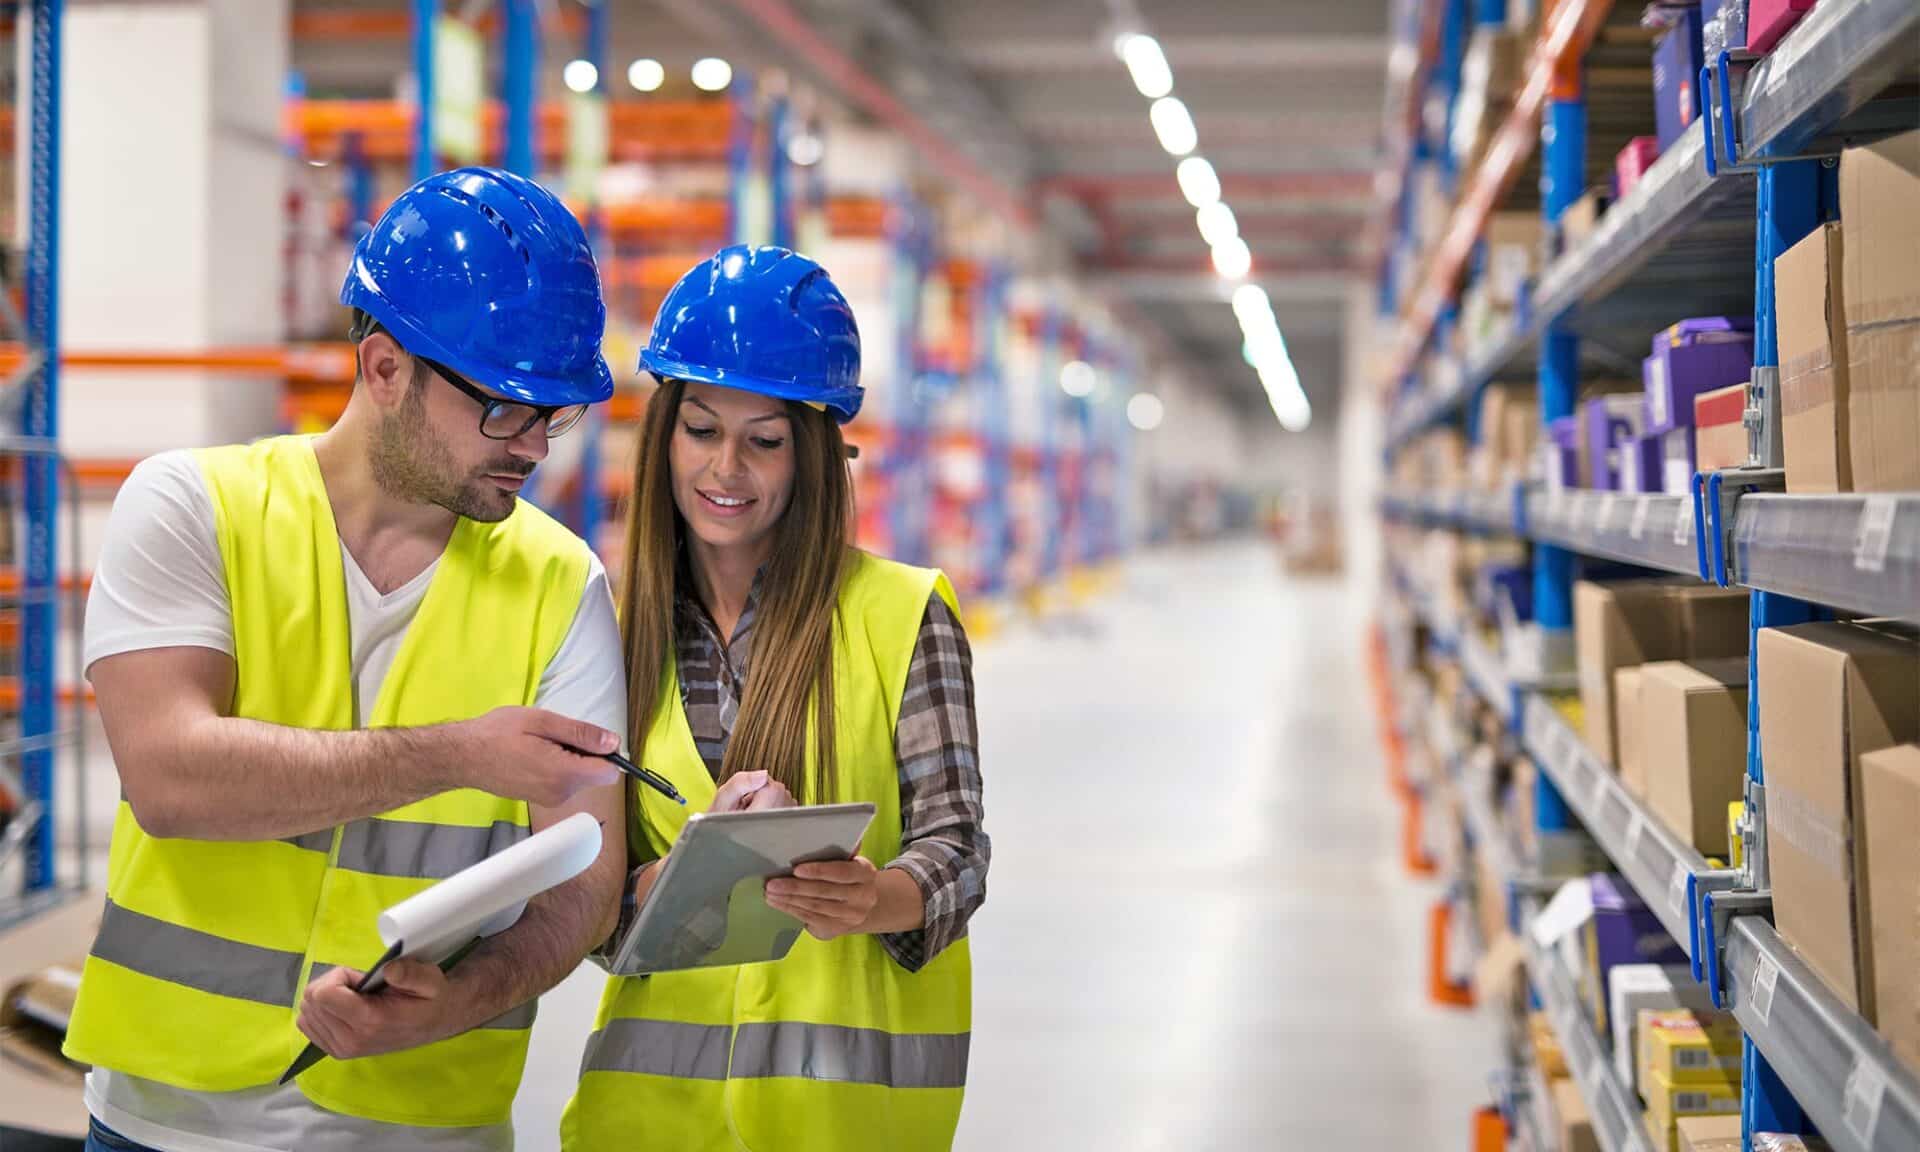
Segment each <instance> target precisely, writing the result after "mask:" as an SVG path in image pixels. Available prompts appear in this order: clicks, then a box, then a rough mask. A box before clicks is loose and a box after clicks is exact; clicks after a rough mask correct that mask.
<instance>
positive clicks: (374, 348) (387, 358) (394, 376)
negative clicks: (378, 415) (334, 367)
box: [359, 332, 413, 408]
mask: <svg viewBox="0 0 1920 1152" xmlns="http://www.w3.org/2000/svg"><path fill="white" fill-rule="evenodd" d="M359 358H360V380H361V382H362V383H363V384H365V385H366V387H367V391H368V394H369V395H371V396H372V397H373V400H374V403H376V404H377V405H379V406H380V407H382V408H390V407H393V406H394V405H397V404H399V403H400V401H401V400H403V399H405V398H406V395H407V387H408V385H410V384H411V383H412V382H413V358H412V357H411V356H409V355H407V353H406V352H405V351H403V350H402V349H401V347H400V345H399V344H398V343H396V342H395V341H394V339H393V337H391V336H389V335H387V334H386V333H385V332H375V333H374V334H373V335H371V336H369V337H367V338H366V339H365V340H362V341H360V348H359Z"/></svg>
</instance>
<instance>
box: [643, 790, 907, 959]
mask: <svg viewBox="0 0 1920 1152" xmlns="http://www.w3.org/2000/svg"><path fill="white" fill-rule="evenodd" d="M873 813H874V807H873V805H871V804H823V805H818V806H814V807H807V808H774V809H769V810H764V811H759V812H722V813H718V814H714V813H696V814H695V815H693V816H690V817H688V818H687V822H686V824H684V825H682V826H681V829H680V837H679V839H677V840H676V841H674V845H673V851H672V852H670V853H668V855H667V863H666V866H665V867H664V868H663V869H662V870H661V872H660V876H659V878H658V879H657V880H655V881H654V884H653V890H652V891H651V892H649V893H648V894H647V902H646V903H645V904H643V905H641V907H640V914H639V915H638V916H636V917H634V922H633V926H632V927H631V928H629V929H628V930H627V935H626V938H625V939H623V940H622V941H621V942H620V948H619V950H618V951H617V952H615V953H614V958H613V963H612V965H611V966H610V967H609V971H611V972H612V973H613V974H614V975H616V976H643V975H646V974H649V973H653V972H672V971H679V970H682V969H687V968H714V967H720V966H724V965H732V964H765V963H768V962H771V961H774V960H779V959H782V958H784V957H785V956H786V954H787V953H788V952H790V951H792V949H793V945H794V942H795V941H796V940H798V939H799V938H800V933H801V932H803V931H805V930H806V929H805V927H804V926H803V925H802V924H801V923H800V921H798V920H796V919H794V918H793V917H791V916H789V915H787V914H786V913H784V912H780V911H776V910H775V909H774V908H772V907H770V906H769V905H768V904H767V898H766V882H767V881H768V880H770V879H772V878H774V877H777V876H790V875H792V874H793V870H794V868H796V867H798V866H799V865H801V864H810V863H815V862H818V861H822V860H850V859H852V858H853V856H854V854H855V853H857V852H858V851H859V850H860V840H861V837H863V836H865V835H866V832H867V825H869V824H871V823H872V822H873Z"/></svg>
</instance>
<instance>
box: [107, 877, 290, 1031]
mask: <svg viewBox="0 0 1920 1152" xmlns="http://www.w3.org/2000/svg"><path fill="white" fill-rule="evenodd" d="M93 955H94V956H96V957H98V958H99V959H101V960H105V961H107V962H108V963H110V964H118V965H119V966H120V967H122V968H126V969H130V970H132V971H134V972H138V973H140V974H141V975H143V976H151V977H153V978H154V979H155V980H165V981H167V982H168V983H170V984H180V985H183V986H185V987H188V988H193V989H197V990H198V991H201V992H211V993H213V994H214V995H215V996H231V997H233V998H234V999H236V1000H252V1001H254V1002H256V1003H260V1004H272V1005H275V1006H276V1007H289V1006H291V1005H292V1004H293V1003H294V998H295V996H296V995H297V994H298V993H299V990H300V964H301V961H302V960H303V959H305V958H304V957H302V956H301V955H300V953H298V952H281V951H279V950H278V949H274V948H261V947H259V946H257V945H254V944H242V943H240V942H239V941H237V940H228V939H226V938H225V937H221V936H215V935H213V934H211V933H208V932H200V931H197V930H195V929H192V928H183V927H181V926H180V925H178V924H169V923H167V922H166V921H165V920H156V919H155V918H153V917H152V916H147V915H144V914H142V913H139V912H135V911H132V910H130V909H127V908H122V907H120V906H119V905H118V904H115V903H114V902H113V901H111V900H109V901H107V909H106V913H105V915H104V916H103V917H102V918H101V920H100V935H99V936H97V937H95V938H94V941H93Z"/></svg>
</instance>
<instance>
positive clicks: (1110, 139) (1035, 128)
mask: <svg viewBox="0 0 1920 1152" xmlns="http://www.w3.org/2000/svg"><path fill="white" fill-rule="evenodd" d="M1202 123H1203V125H1204V135H1205V137H1206V142H1207V143H1208V144H1209V145H1213V144H1220V143H1226V144H1249V143H1254V144H1271V145H1276V146H1280V147H1285V146H1288V145H1313V144H1355V143H1364V142H1370V141H1372V140H1373V139H1374V138H1375V137H1376V136H1378V135H1379V132H1380V118H1379V116H1378V115H1376V114H1372V113H1368V114H1366V115H1335V116H1311V117H1304V116H1274V115H1272V114H1270V113H1257V112H1245V113H1222V112H1208V113H1207V114H1206V116H1205V118H1204V119H1203V121H1202ZM1027 134H1028V135H1030V136H1032V137H1034V138H1035V139H1038V140H1043V141H1046V142H1048V143H1062V144H1077V143H1086V144H1153V143H1154V137H1153V128H1152V126H1151V125H1150V124H1149V123H1148V122H1147V116H1146V112H1145V110H1144V106H1143V107H1142V108H1141V109H1128V110H1127V111H1126V112H1125V113H1115V114H1111V115H1103V114H1086V113H1076V114H1062V115H1048V116H1040V117H1037V118H1033V119H1032V121H1031V123H1030V124H1029V125H1028V127H1027Z"/></svg>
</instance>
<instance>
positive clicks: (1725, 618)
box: [1573, 580, 1748, 765]
mask: <svg viewBox="0 0 1920 1152" xmlns="http://www.w3.org/2000/svg"><path fill="white" fill-rule="evenodd" d="M1747 617H1748V604H1747V596H1746V593H1745V592H1744V591H1743V590H1740V589H1722V588H1709V587H1705V586H1703V585H1699V584H1677V583H1672V582H1668V581H1661V580H1635V581H1626V582H1622V583H1613V584H1599V583H1595V582H1593V581H1588V580H1583V581H1581V582H1580V583H1578V584H1576V585H1574V589H1573V630H1574V645H1575V659H1576V663H1577V666H1578V669H1579V675H1580V700H1581V705H1582V710H1583V712H1584V717H1585V723H1584V725H1583V727H1584V730H1585V733H1586V739H1587V746H1588V747H1589V748H1591V749H1593V751H1594V753H1595V754H1596V755H1597V756H1599V757H1600V758H1601V759H1602V760H1603V761H1605V762H1606V763H1607V764H1609V765H1612V764H1615V763H1617V747H1618V741H1617V739H1616V736H1617V733H1618V731H1619V728H1618V718H1617V716H1616V715H1615V708H1614V699H1613V674H1614V673H1615V672H1616V671H1618V670H1619V669H1621V668H1632V667H1635V666H1638V665H1641V664H1645V663H1648V662H1649V661H1653V660H1690V659H1708V658H1712V657H1718V656H1733V655H1736V654H1739V653H1742V652H1745V651H1746V649H1747Z"/></svg>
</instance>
